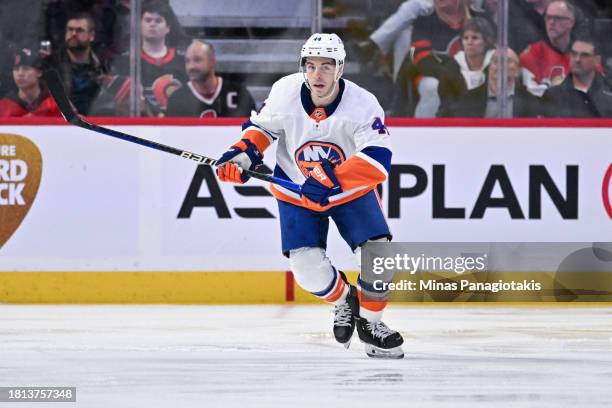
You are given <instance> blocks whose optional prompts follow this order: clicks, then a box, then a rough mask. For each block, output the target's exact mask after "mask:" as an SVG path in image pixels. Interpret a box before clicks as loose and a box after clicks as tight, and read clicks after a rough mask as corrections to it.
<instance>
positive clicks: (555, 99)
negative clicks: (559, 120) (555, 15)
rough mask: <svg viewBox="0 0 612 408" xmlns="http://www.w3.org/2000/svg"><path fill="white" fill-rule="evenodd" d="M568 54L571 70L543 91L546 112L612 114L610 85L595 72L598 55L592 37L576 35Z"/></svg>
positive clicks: (583, 115)
mask: <svg viewBox="0 0 612 408" xmlns="http://www.w3.org/2000/svg"><path fill="white" fill-rule="evenodd" d="M569 54H570V65H571V69H572V71H571V73H570V74H569V75H568V76H566V77H565V79H564V80H563V82H562V83H561V84H559V85H557V86H552V87H550V88H548V90H547V91H546V92H545V93H544V98H543V99H544V106H545V107H546V116H549V117H576V118H603V117H607V118H610V117H612V86H611V85H610V84H609V83H608V82H607V81H606V79H605V78H604V77H603V75H602V74H600V73H599V72H597V66H598V64H599V63H600V62H601V56H600V55H599V51H598V49H597V45H596V43H595V41H594V40H592V39H590V38H580V39H577V40H575V41H574V42H573V44H572V47H571V49H570V52H569Z"/></svg>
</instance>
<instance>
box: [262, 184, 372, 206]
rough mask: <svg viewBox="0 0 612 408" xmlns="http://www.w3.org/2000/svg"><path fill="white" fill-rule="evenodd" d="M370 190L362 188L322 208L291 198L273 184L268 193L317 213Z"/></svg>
mask: <svg viewBox="0 0 612 408" xmlns="http://www.w3.org/2000/svg"><path fill="white" fill-rule="evenodd" d="M372 189H374V187H372V188H364V189H363V190H359V191H356V192H355V193H353V194H351V195H348V196H346V197H343V198H341V199H339V200H336V201H330V203H329V204H328V205H326V206H322V205H320V204H317V203H315V202H312V201H310V200H309V199H307V198H306V197H304V196H301V197H300V198H299V199H297V198H294V197H291V196H289V195H287V194H285V193H283V192H282V191H280V190H279V189H278V188H277V187H276V186H275V185H274V184H270V191H271V192H272V195H274V197H275V198H276V199H277V200H281V201H284V202H286V203H289V204H293V205H297V206H299V207H304V208H307V209H309V210H312V211H317V212H323V211H326V210H329V209H330V208H332V207H335V206H337V205H340V204H344V203H347V202H349V201H352V200H354V199H356V198H359V197H361V196H364V195H366V194H367V193H369V192H370V191H372Z"/></svg>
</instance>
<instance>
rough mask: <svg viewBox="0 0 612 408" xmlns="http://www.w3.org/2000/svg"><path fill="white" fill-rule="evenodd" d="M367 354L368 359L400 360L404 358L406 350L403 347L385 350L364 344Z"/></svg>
mask: <svg viewBox="0 0 612 408" xmlns="http://www.w3.org/2000/svg"><path fill="white" fill-rule="evenodd" d="M364 346H365V352H366V354H367V355H368V357H372V358H386V359H394V360H399V359H402V358H404V350H402V347H401V346H397V347H393V348H390V349H383V348H380V347H376V346H373V345H371V344H364Z"/></svg>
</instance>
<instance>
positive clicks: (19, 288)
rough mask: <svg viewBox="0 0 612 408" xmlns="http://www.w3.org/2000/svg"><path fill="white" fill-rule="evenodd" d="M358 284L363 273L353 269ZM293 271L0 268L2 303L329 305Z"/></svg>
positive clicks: (477, 304) (534, 304)
mask: <svg viewBox="0 0 612 408" xmlns="http://www.w3.org/2000/svg"><path fill="white" fill-rule="evenodd" d="M347 276H348V279H349V281H350V282H352V283H354V282H355V281H356V279H357V272H348V273H347ZM293 298H294V300H293V301H289V302H288V301H287V272H279V271H276V272H252V271H249V272H247V271H244V272H234V271H232V272H0V303H11V304H188V305H189V304H284V303H286V304H323V303H324V302H323V301H322V300H320V299H318V298H316V297H315V296H313V295H312V294H310V293H309V292H307V291H305V290H303V289H301V288H300V287H299V286H298V285H297V284H295V285H294V291H293ZM391 305H392V306H395V305H408V306H410V307H431V306H436V307H452V308H457V307H460V308H472V307H493V308H495V307H611V306H612V302H393V303H392V304H391Z"/></svg>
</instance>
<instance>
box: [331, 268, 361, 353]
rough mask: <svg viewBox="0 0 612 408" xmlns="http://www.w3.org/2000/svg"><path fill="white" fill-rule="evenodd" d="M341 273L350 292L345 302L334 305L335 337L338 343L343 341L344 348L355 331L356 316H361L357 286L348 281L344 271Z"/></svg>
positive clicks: (348, 344)
mask: <svg viewBox="0 0 612 408" xmlns="http://www.w3.org/2000/svg"><path fill="white" fill-rule="evenodd" d="M339 273H340V276H341V277H342V280H343V281H344V282H345V283H346V284H347V286H348V288H349V292H348V294H347V295H346V300H345V302H344V303H342V304H341V305H337V306H334V337H335V338H336V341H337V342H338V343H342V344H343V345H344V348H347V349H348V348H349V346H350V345H351V337H352V336H353V332H354V331H355V318H356V317H358V316H359V300H358V299H357V288H355V287H354V286H353V285H351V284H350V283H348V281H347V280H346V276H345V275H344V273H343V272H342V271H339Z"/></svg>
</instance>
